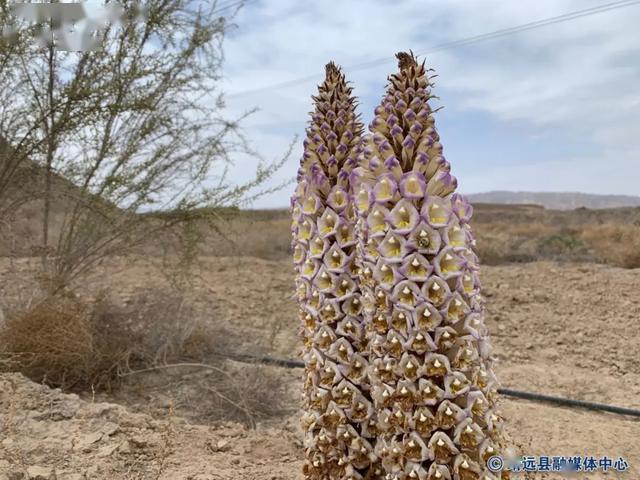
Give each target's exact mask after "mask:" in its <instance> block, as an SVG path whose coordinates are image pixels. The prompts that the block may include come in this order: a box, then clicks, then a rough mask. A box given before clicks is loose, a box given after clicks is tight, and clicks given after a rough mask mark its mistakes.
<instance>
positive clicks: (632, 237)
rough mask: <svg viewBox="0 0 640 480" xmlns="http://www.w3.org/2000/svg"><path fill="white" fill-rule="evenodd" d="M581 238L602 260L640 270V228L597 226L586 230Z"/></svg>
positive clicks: (630, 226)
mask: <svg viewBox="0 0 640 480" xmlns="http://www.w3.org/2000/svg"><path fill="white" fill-rule="evenodd" d="M581 237H582V238H583V239H584V240H585V242H587V243H589V244H590V245H591V246H592V247H593V249H594V250H595V251H596V252H597V253H598V257H599V258H600V259H601V260H604V261H605V262H607V263H610V264H612V265H616V266H619V267H623V268H640V226H636V225H595V226H592V227H588V228H585V229H584V231H583V232H582V233H581Z"/></svg>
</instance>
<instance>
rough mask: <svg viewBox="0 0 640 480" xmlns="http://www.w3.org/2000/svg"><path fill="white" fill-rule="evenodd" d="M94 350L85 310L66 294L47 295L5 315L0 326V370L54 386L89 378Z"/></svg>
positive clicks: (93, 360) (93, 370) (88, 318)
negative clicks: (15, 311)
mask: <svg viewBox="0 0 640 480" xmlns="http://www.w3.org/2000/svg"><path fill="white" fill-rule="evenodd" d="M95 349H96V344H95V339H94V335H93V331H92V326H91V321H90V315H89V313H88V312H87V310H86V308H85V307H84V306H83V305H81V304H80V303H79V302H77V301H75V300H73V299H71V298H68V297H56V298H49V299H46V300H45V301H42V302H40V303H38V304H36V305H35V306H33V307H31V308H29V309H27V310H25V311H24V312H19V313H16V314H12V315H8V316H7V319H6V320H5V322H4V324H3V325H2V328H1V329H0V358H1V359H2V362H1V365H2V367H3V369H5V370H16V371H20V372H22V373H24V374H25V375H27V376H28V377H29V378H32V379H34V380H36V381H43V382H46V383H48V384H51V385H55V386H74V385H76V384H78V383H79V382H83V381H87V380H90V379H92V378H93V376H94V374H95V370H96V365H95V356H96V351H95Z"/></svg>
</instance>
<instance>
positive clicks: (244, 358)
mask: <svg viewBox="0 0 640 480" xmlns="http://www.w3.org/2000/svg"><path fill="white" fill-rule="evenodd" d="M224 356H225V357H228V358H231V359H232V360H236V361H238V362H244V363H260V364H263V365H274V366H278V367H284V368H304V362H301V361H300V360H289V359H287V358H277V357H270V356H265V355H254V354H251V353H224ZM498 393H499V394H500V395H505V396H507V397H514V398H521V399H524V400H532V401H534V402H546V403H553V404H555V405H562V406H565V407H579V408H585V409H588V410H597V411H604V412H611V413H617V414H618V415H630V416H633V417H640V410H637V409H634V408H624V407H616V406H615V405H607V404H605V403H596V402H587V401H584V400H573V399H571V398H562V397H555V396H552V395H543V394H541V393H531V392H523V391H520V390H511V389H510V388H499V389H498Z"/></svg>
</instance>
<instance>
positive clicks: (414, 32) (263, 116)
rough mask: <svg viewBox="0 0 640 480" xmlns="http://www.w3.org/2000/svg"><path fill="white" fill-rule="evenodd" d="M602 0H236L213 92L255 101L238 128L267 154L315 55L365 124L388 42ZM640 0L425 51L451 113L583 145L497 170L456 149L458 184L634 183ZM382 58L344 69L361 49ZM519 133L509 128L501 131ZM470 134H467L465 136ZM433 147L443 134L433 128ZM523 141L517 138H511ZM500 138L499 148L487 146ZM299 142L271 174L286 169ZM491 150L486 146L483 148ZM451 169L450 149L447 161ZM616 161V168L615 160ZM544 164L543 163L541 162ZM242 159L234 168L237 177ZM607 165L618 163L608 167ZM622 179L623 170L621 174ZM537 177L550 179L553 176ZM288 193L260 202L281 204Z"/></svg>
mask: <svg viewBox="0 0 640 480" xmlns="http://www.w3.org/2000/svg"><path fill="white" fill-rule="evenodd" d="M602 3H603V2H601V1H585V0H580V1H578V0H564V1H557V0H541V1H537V2H513V1H507V0H502V1H499V0H482V1H480V0H452V1H447V2H441V1H436V0H429V1H420V0H404V1H400V2H393V3H392V2H387V1H382V0H378V1H371V0H368V1H365V0H357V1H350V2H345V1H343V0H341V1H338V0H330V1H323V2H320V1H319V0H315V1H311V2H304V3H300V2H296V1H293V0H278V1H277V2H275V1H269V2H267V1H261V2H257V3H251V2H250V3H248V4H247V6H246V7H245V9H244V10H243V11H242V12H241V13H240V15H239V16H238V17H237V19H236V23H237V24H238V25H239V26H238V29H237V30H236V31H234V33H233V34H232V36H231V37H230V38H229V40H228V41H227V44H226V49H225V53H226V58H227V61H226V65H225V81H224V83H223V87H224V90H225V91H226V92H228V93H229V94H230V95H231V96H230V97H229V100H228V105H229V111H230V112H239V111H242V110H245V109H247V108H250V107H252V106H255V105H258V106H259V107H260V108H261V112H259V113H258V114H256V115H254V116H253V117H252V118H250V119H248V120H247V121H246V122H245V124H244V125H245V128H246V130H247V133H248V135H249V137H250V138H253V139H255V140H256V146H258V145H259V147H260V149H261V151H262V152H264V154H265V155H266V156H268V157H272V158H273V157H276V156H278V155H280V154H282V152H284V150H285V149H286V147H287V145H288V143H289V142H290V140H291V137H292V135H293V134H294V133H302V132H303V129H304V127H305V125H306V122H307V118H308V115H307V112H308V111H309V110H310V108H311V100H310V95H311V94H313V93H314V92H315V85H317V83H318V82H319V81H320V80H321V78H322V73H323V66H324V64H325V63H326V62H327V61H328V60H330V59H333V60H335V61H337V62H338V63H340V64H341V65H344V67H345V72H346V74H347V76H348V78H349V79H351V80H353V81H354V86H355V93H356V95H358V96H359V97H360V98H361V100H362V103H363V104H366V105H363V107H365V108H363V109H362V112H363V119H364V120H365V123H368V121H369V119H370V117H371V114H370V111H369V110H370V106H371V105H373V104H374V103H375V102H376V101H377V100H378V99H379V98H380V96H381V95H382V93H383V87H384V84H385V80H386V77H387V75H388V74H389V73H392V72H393V71H394V69H395V65H394V62H393V54H394V53H395V52H396V51H399V50H406V49H408V48H412V49H413V50H414V51H416V52H418V53H420V52H421V51H422V50H424V49H425V48H426V47H429V46H432V45H438V44H441V43H444V42H448V41H451V40H457V39H460V38H465V37H470V36H473V35H477V34H482V33H485V32H490V31H494V30H498V29H501V28H505V27H512V26H516V25H520V24H524V23H527V22H530V21H534V20H539V19H543V18H547V17H551V16H556V15H561V14H564V13H567V12H570V11H575V10H580V9H584V8H589V7H593V6H596V5H600V4H602ZM639 20H640V5H635V6H630V7H628V8H623V9H618V10H613V11H609V12H606V13H600V14H597V15H592V16H589V17H585V18H580V19H576V20H572V21H569V22H565V23H559V24H556V25H550V26H546V27H543V28H539V29H536V30H531V31H526V32H521V33H517V34H514V35H510V36H505V37H501V38H498V39H494V40H489V41H486V42H480V43H476V44H473V45H469V46H465V47H460V48H456V49H451V50H446V51H440V52H434V53H431V54H428V55H427V60H428V63H429V64H430V65H432V66H433V67H434V68H436V70H437V73H438V74H439V77H440V78H439V79H438V86H437V87H436V88H437V90H439V92H438V93H440V94H441V95H442V93H443V92H444V93H446V97H444V98H443V103H444V104H445V105H447V104H448V105H452V106H453V110H452V111H453V112H455V114H456V115H460V116H465V115H468V114H469V113H470V112H472V111H474V110H475V111H479V112H483V113H484V114H488V115H489V118H490V119H492V120H493V121H495V122H506V124H510V123H514V122H517V123H518V124H519V125H522V126H523V128H522V130H523V131H525V132H526V133H522V135H523V137H522V138H523V139H524V138H525V137H527V138H531V137H535V136H536V135H539V131H540V130H541V129H543V130H544V131H546V132H549V131H550V132H552V134H551V135H549V134H547V135H545V136H543V137H541V141H550V142H555V144H557V146H558V151H559V152H561V151H562V150H563V148H562V146H563V142H565V141H569V140H568V139H570V140H571V141H574V142H575V141H580V142H583V143H584V144H585V145H592V146H593V151H594V153H593V154H590V155H585V157H584V158H575V157H573V156H569V155H567V156H566V157H565V156H563V155H562V154H560V153H558V154H557V155H556V156H554V158H551V159H549V158H546V159H544V162H538V161H537V159H535V158H530V157H528V156H527V155H526V154H525V153H526V152H523V155H522V158H514V159H513V164H512V165H511V166H510V167H509V168H507V169H503V168H502V167H501V169H500V170H497V169H493V168H492V167H493V166H492V165H486V167H485V168H483V169H482V171H477V170H472V169H470V167H468V166H466V165H467V164H470V163H471V162H463V161H462V160H461V161H460V168H459V172H458V175H459V177H460V179H461V181H462V182H463V183H462V184H463V185H465V190H466V191H481V190H489V189H492V188H501V189H514V190H515V189H517V190H523V189H531V190H549V189H555V190H571V191H575V190H584V191H590V192H600V193H617V192H620V193H627V194H640V188H638V187H637V186H636V185H635V182H633V181H632V180H631V179H630V178H631V177H629V176H628V175H630V174H635V175H636V178H638V177H640V159H639V158H638V156H636V155H635V154H634V153H633V152H634V151H636V150H637V149H638V148H640V124H639V123H638V122H637V118H640V87H639V86H638V84H637V79H638V78H640V63H638V61H637V59H638V58H639V56H640V35H638V34H637V33H636V32H637V24H638V21H639ZM381 57H382V58H384V57H388V58H389V59H390V62H388V63H386V64H381V65H377V66H375V67H374V68H370V69H362V70H356V71H350V69H349V66H350V65H357V64H359V63H361V62H364V61H368V60H371V59H378V58H381ZM308 76H316V78H317V80H316V81H310V82H306V83H303V84H298V85H294V86H290V87H287V88H282V89H274V90H265V91H261V92H256V93H254V94H248V95H244V96H243V95H239V96H233V94H234V93H238V92H243V91H247V90H253V89H256V88H262V87H266V86H269V85H272V84H277V83H279V82H283V81H288V80H291V79H296V78H301V77H308ZM513 140H514V142H516V143H517V142H518V141H519V139H518V138H514V139H513ZM469 141H473V139H470V140H469ZM444 143H445V148H446V139H444ZM523 143H524V142H523ZM496 148H499V146H496ZM299 154H300V149H299V148H298V149H297V150H296V152H295V157H292V158H291V159H290V161H289V162H288V164H287V165H286V166H285V170H283V172H281V175H284V176H286V175H289V176H294V175H295V172H296V169H297V163H298V156H299ZM486 156H487V157H490V155H489V154H486ZM450 160H451V161H452V163H453V165H454V169H455V168H456V163H455V162H456V159H450ZM614 167H615V168H614ZM548 169H551V170H553V171H548ZM242 172H243V170H242V169H241V168H240V169H237V170H236V171H234V173H233V175H234V176H235V178H242V176H243V173H242ZM620 172H625V174H624V175H620ZM622 177H625V178H622ZM550 186H553V187H552V188H551V187H550ZM288 195H289V192H283V193H281V194H279V195H274V196H271V197H270V198H269V199H265V200H264V201H263V202H259V203H257V206H261V205H267V204H268V205H270V206H275V205H282V206H284V205H286V204H287V201H288Z"/></svg>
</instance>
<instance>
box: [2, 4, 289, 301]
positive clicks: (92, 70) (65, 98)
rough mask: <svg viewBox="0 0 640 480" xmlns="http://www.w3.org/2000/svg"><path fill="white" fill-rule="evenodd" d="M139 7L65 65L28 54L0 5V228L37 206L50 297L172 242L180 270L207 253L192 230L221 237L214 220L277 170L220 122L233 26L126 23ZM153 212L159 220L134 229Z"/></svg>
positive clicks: (174, 7) (192, 19)
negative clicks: (24, 208) (243, 167)
mask: <svg viewBox="0 0 640 480" xmlns="http://www.w3.org/2000/svg"><path fill="white" fill-rule="evenodd" d="M105 3H106V4H109V2H105ZM137 3H138V2H132V1H126V2H124V5H123V8H124V10H125V17H126V18H127V21H122V22H121V23H120V25H118V24H115V23H112V24H109V25H107V27H106V28H105V29H104V30H103V32H102V36H101V38H100V40H101V44H100V45H99V48H97V49H94V50H87V51H80V52H69V51H62V50H59V49H58V48H57V47H58V45H56V44H55V43H54V42H53V41H49V42H48V43H47V44H46V45H45V46H39V45H37V44H36V43H35V42H32V41H29V40H28V38H27V37H29V35H28V33H29V31H30V30H32V29H33V27H25V28H22V25H21V24H19V23H20V22H17V21H16V19H15V18H14V16H13V15H12V14H11V12H10V11H9V10H8V9H7V8H6V7H7V5H6V4H7V2H6V1H0V7H2V8H1V9H0V27H6V26H8V25H11V24H13V23H17V24H19V25H18V27H19V28H17V33H16V35H17V36H16V38H15V41H13V42H4V41H3V42H0V65H2V68H1V69H0V79H1V80H2V82H0V98H2V100H3V101H2V102H0V220H1V219H4V218H5V217H6V216H7V215H9V214H11V213H15V210H16V208H17V205H19V204H21V203H24V202H26V203H29V204H30V205H29V206H30V207H33V205H34V204H35V205H38V206H40V208H39V215H38V219H39V220H40V225H41V229H40V232H41V234H40V236H41V242H40V245H39V246H38V247H39V248H38V252H39V253H40V254H41V256H42V259H43V265H44V269H45V270H46V272H47V274H48V276H49V277H50V280H49V282H48V284H49V285H50V286H51V287H52V288H51V290H52V291H57V290H59V289H62V288H63V287H64V286H65V285H68V284H69V283H70V282H71V280H73V279H74V278H75V277H77V276H78V275H80V274H81V273H83V272H86V271H87V270H88V269H90V268H92V267H94V266H95V265H96V264H97V263H98V262H100V261H101V260H102V259H104V258H105V257H106V256H109V255H124V254H127V253H130V252H131V251H132V250H133V249H134V248H136V247H139V246H140V245H141V244H146V243H148V241H149V239H150V238H153V239H154V240H156V241H161V240H163V239H166V238H167V237H170V239H171V240H172V239H173V238H175V237H178V239H179V240H180V241H181V242H182V243H186V244H187V248H186V250H185V251H186V253H187V257H188V256H189V255H191V253H192V252H193V248H191V247H192V244H193V242H196V243H198V244H201V243H202V242H203V241H204V240H205V239H206V233H205V229H196V228H192V227H191V225H193V223H194V222H197V223H198V225H200V224H202V223H205V222H207V221H208V222H209V223H210V224H211V225H215V221H216V220H217V219H218V217H219V210H220V207H224V206H237V205H241V204H244V203H245V202H247V201H249V200H251V199H253V198H255V197H256V195H260V194H261V193H265V192H266V191H269V190H271V188H269V187H265V186H264V182H265V181H266V180H267V179H268V178H270V177H271V175H272V174H273V173H274V172H275V171H276V170H277V169H278V167H279V165H281V162H280V161H275V162H265V161H262V157H261V155H260V153H259V152H254V151H252V149H251V148H250V145H249V143H248V142H247V140H246V139H245V138H244V136H243V134H242V132H241V130H240V128H239V124H240V121H241V119H242V118H244V117H245V116H246V114H244V115H240V116H238V117H237V118H227V117H226V115H225V114H224V112H223V109H224V101H223V97H222V94H221V92H220V91H219V83H218V80H219V79H220V69H221V66H222V61H223V49H222V44H223V40H224V37H225V34H226V33H227V31H228V30H229V28H230V27H231V24H230V23H229V21H228V19H226V18H224V17H222V16H219V15H217V14H216V5H215V4H216V2H208V4H207V6H206V7H205V6H204V5H203V4H201V2H197V1H194V0H184V1H178V2H176V1H173V0H148V1H146V2H144V7H145V10H146V16H145V18H144V19H138V20H133V17H134V15H133V14H134V11H135V10H136V5H137ZM204 8H210V9H209V10H208V11H205V10H204ZM51 22H52V23H53V20H51ZM40 27H42V25H40ZM248 113H250V112H248ZM238 153H240V154H245V155H248V156H249V157H250V158H253V159H257V160H258V161H257V162H256V172H255V177H253V178H251V177H247V179H246V181H245V182H244V183H242V184H240V185H234V184H233V183H232V182H231V181H229V180H228V177H227V171H228V166H229V164H230V163H231V162H232V159H233V155H234V154H238ZM276 188H278V187H276ZM150 211H153V212H162V213H163V214H157V215H145V216H142V215H140V213H141V212H150ZM167 212H170V213H167ZM0 226H2V225H1V224H0ZM176 243H179V242H176V241H174V242H173V245H175V244H176ZM190 258H193V256H192V255H191V257H190Z"/></svg>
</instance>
